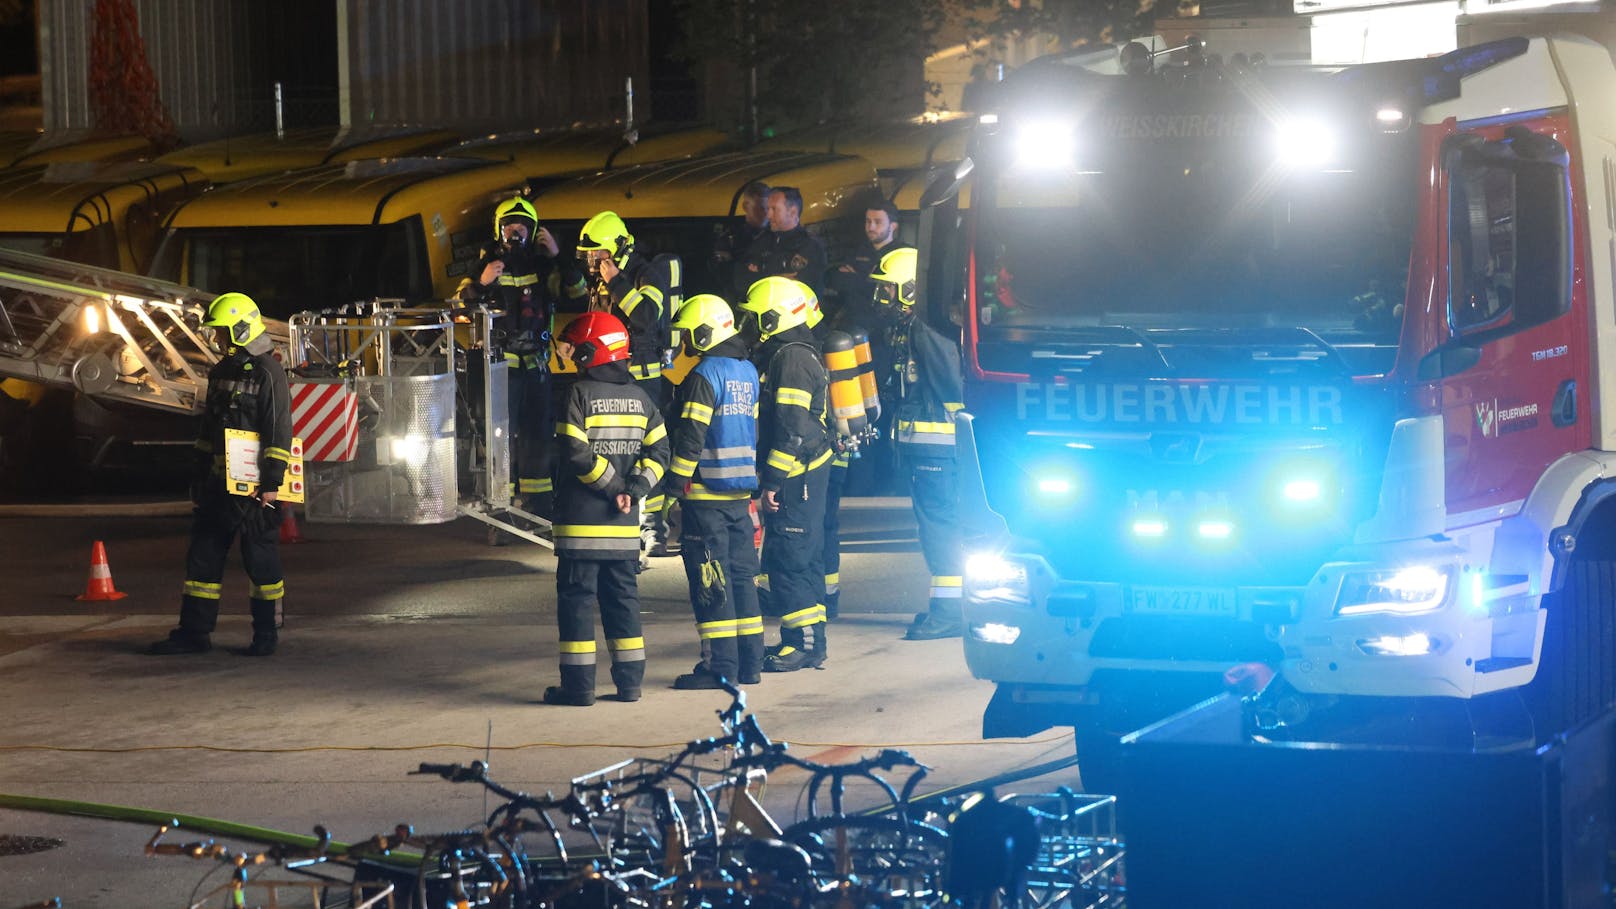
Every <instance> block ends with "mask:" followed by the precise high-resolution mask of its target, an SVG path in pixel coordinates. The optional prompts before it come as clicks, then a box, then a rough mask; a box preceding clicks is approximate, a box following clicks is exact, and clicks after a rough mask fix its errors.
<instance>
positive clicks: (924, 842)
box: [780, 817, 948, 906]
mask: <svg viewBox="0 0 1616 909" xmlns="http://www.w3.org/2000/svg"><path fill="white" fill-rule="evenodd" d="M780 838H781V839H782V840H784V841H785V842H787V843H791V844H792V845H795V846H799V847H801V848H802V849H803V850H804V851H806V852H807V853H808V855H809V857H810V858H811V859H812V861H813V873H814V875H815V876H816V877H818V878H819V879H820V880H821V881H840V882H847V883H850V884H854V885H857V886H858V887H860V888H869V889H872V890H874V891H878V892H879V893H880V894H881V896H880V897H879V898H878V899H877V901H878V902H881V903H883V904H885V905H903V906H929V905H934V904H937V903H940V902H942V899H943V889H942V885H943V872H944V868H945V867H946V866H947V863H948V834H947V833H945V832H943V831H942V830H940V829H938V828H936V827H933V826H931V825H930V824H924V823H921V822H919V821H910V822H908V823H904V822H903V821H902V820H899V819H898V818H895V817H842V818H837V817H825V818H812V819H810V820H806V821H803V822H801V823H798V824H793V825H791V826H790V827H788V828H786V831H785V832H784V833H783V834H782V835H781V837H780ZM872 895H873V894H872Z"/></svg>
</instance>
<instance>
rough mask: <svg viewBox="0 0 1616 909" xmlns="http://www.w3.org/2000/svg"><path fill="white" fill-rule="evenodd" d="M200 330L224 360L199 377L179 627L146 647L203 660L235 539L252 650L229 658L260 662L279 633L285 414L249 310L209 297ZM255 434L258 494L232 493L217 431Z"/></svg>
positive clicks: (280, 377) (247, 301) (285, 399)
mask: <svg viewBox="0 0 1616 909" xmlns="http://www.w3.org/2000/svg"><path fill="white" fill-rule="evenodd" d="M202 324H203V325H206V326H208V327H210V328H212V329H214V332H215V335H216V337H217V338H218V343H219V346H220V348H221V349H223V350H224V351H225V355H224V357H223V358H222V359H220V360H219V362H218V363H216V364H214V367H213V369H212V370H210V371H209V372H208V392H207V400H206V403H205V404H204V405H203V411H202V426H201V430H200V432H199V434H198V436H197V440H196V452H197V463H196V471H195V474H194V477H193V481H192V483H191V501H192V503H193V504H194V505H195V506H196V510H195V518H194V519H193V520H192V523H191V545H190V548H189V549H188V550H187V551H186V553H185V593H184V596H183V598H182V599H181V600H180V623H179V627H178V628H175V629H174V630H173V631H171V632H169V635H168V637H167V638H164V639H163V640H161V641H157V642H156V643H154V644H152V645H151V647H150V648H149V652H150V653H153V654H158V655H163V654H173V653H203V652H205V651H207V650H208V649H209V648H210V647H211V643H210V641H209V635H211V634H212V633H213V629H214V626H215V625H216V624H217V623H218V620H219V597H220V594H221V592H222V591H223V585H222V583H221V582H222V580H223V578H224V563H225V559H226V557H227V556H228V555H229V554H230V544H231V542H232V541H233V540H234V539H235V538H236V535H237V534H238V533H239V534H240V535H241V561H242V564H243V566H244V567H245V568H246V569H247V577H248V578H249V579H250V580H251V581H252V593H251V594H250V597H251V604H252V629H253V634H252V643H251V644H249V645H248V646H247V647H246V648H245V649H243V650H239V651H237V652H238V653H241V654H243V655H246V656H269V655H270V654H272V653H274V652H275V645H276V643H277V639H278V637H279V631H280V627H281V603H282V597H283V596H284V593H285V586H286V585H285V578H284V577H283V576H282V574H281V555H280V549H279V542H280V526H281V511H280V508H279V507H278V506H277V505H276V498H277V490H279V489H280V485H281V480H283V479H284V478H285V475H286V469H287V466H288V465H289V464H290V463H291V457H292V456H291V449H292V411H291V393H290V390H289V389H288V386H287V380H286V370H285V369H284V368H282V367H281V364H280V361H279V360H276V359H275V357H274V356H273V345H272V344H271V342H270V339H269V338H268V337H267V336H266V335H265V334H264V320H263V318H262V317H261V316H260V315H259V313H258V304H256V303H254V302H253V301H252V299H251V298H250V297H248V296H247V295H246V294H241V293H226V294H220V295H219V296H218V297H215V298H214V300H213V302H212V303H211V304H209V305H208V310H207V315H206V316H205V317H204V319H203V322H202ZM227 429H238V430H245V431H247V432H250V433H256V435H257V442H258V456H257V469H258V486H257V489H256V491H253V492H252V493H251V494H250V495H249V494H246V493H245V492H244V493H242V494H232V487H233V484H232V483H230V482H229V481H228V480H227V478H226V472H225V430H227Z"/></svg>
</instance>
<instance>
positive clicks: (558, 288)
mask: <svg viewBox="0 0 1616 909" xmlns="http://www.w3.org/2000/svg"><path fill="white" fill-rule="evenodd" d="M559 252H560V250H559V248H558V246H557V244H556V240H555V237H553V236H551V234H550V230H549V228H545V227H540V226H539V218H538V213H537V212H536V211H535V210H534V208H533V205H532V203H530V202H528V201H527V200H526V199H524V198H522V197H521V196H515V197H513V198H510V199H507V200H505V201H504V202H501V203H500V204H499V206H498V207H497V208H495V209H494V243H493V244H492V245H491V246H488V247H485V248H484V249H483V251H482V267H481V269H480V270H478V271H477V278H476V280H475V281H473V280H472V279H470V278H468V279H466V281H465V282H464V283H462V285H461V287H460V291H459V294H458V300H459V302H460V303H462V304H470V303H474V302H480V303H483V304H486V305H487V306H488V307H490V308H492V309H498V310H500V311H501V312H502V313H503V315H501V316H500V317H499V318H498V319H497V320H495V322H494V326H495V328H497V329H499V330H500V331H501V332H502V333H503V335H504V340H503V342H502V343H503V347H504V351H505V362H506V364H507V366H508V367H509V369H508V371H507V375H509V376H510V380H509V382H508V387H507V395H506V397H507V403H508V407H509V411H510V433H511V442H512V445H511V454H512V459H511V461H512V464H513V465H514V467H515V470H514V471H513V472H514V473H515V474H516V492H517V494H518V495H520V496H521V497H522V502H523V505H524V506H525V507H526V508H527V510H528V511H531V512H532V513H534V514H537V515H539V516H540V517H545V518H548V517H549V516H550V515H551V512H552V508H551V505H552V499H553V493H554V488H553V483H554V476H555V458H554V450H553V449H554V435H555V421H554V414H553V411H552V409H551V394H550V362H549V353H550V326H551V324H552V320H553V317H554V314H555V312H556V309H557V307H558V306H560V305H561V304H562V303H563V301H582V300H583V298H584V294H585V287H584V276H583V272H582V271H580V270H579V269H578V267H577V266H576V265H575V264H574V263H573V262H572V261H570V260H568V259H565V258H562V257H560V256H559V255H558V253H559ZM495 533H497V532H495ZM491 538H493V539H494V540H495V541H496V542H503V541H505V537H503V536H495V535H493V533H491Z"/></svg>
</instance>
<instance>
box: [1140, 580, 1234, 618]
mask: <svg viewBox="0 0 1616 909" xmlns="http://www.w3.org/2000/svg"><path fill="white" fill-rule="evenodd" d="M1128 610H1129V611H1130V612H1135V613H1146V614H1149V615H1201V616H1221V617H1226V618H1234V615H1235V600H1234V591H1233V590H1229V589H1227V588H1223V587H1131V588H1129V590H1128Z"/></svg>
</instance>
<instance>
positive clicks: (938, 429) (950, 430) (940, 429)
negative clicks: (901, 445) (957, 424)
mask: <svg viewBox="0 0 1616 909" xmlns="http://www.w3.org/2000/svg"><path fill="white" fill-rule="evenodd" d="M903 423H904V424H905V425H907V426H908V427H909V428H912V429H913V430H914V431H915V432H934V433H942V434H946V435H953V434H954V424H953V423H930V422H927V421H925V420H916V421H914V422H913V423H910V422H908V421H903Z"/></svg>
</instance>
